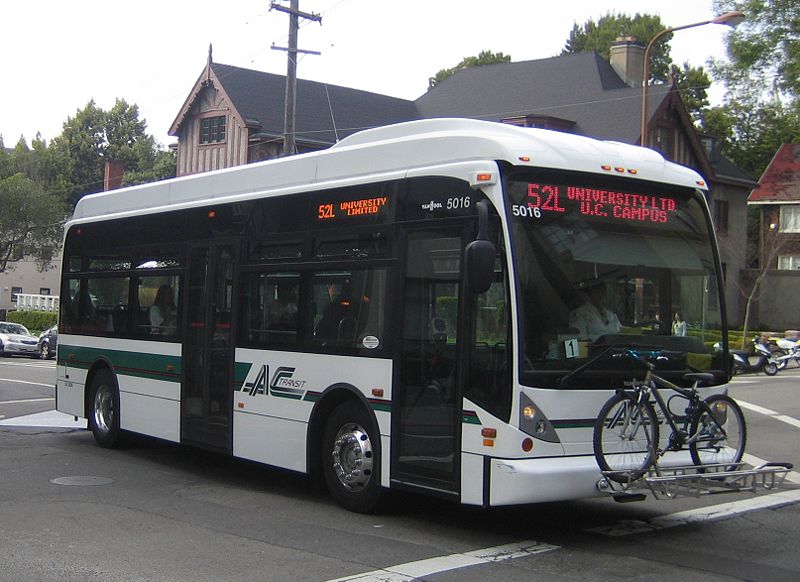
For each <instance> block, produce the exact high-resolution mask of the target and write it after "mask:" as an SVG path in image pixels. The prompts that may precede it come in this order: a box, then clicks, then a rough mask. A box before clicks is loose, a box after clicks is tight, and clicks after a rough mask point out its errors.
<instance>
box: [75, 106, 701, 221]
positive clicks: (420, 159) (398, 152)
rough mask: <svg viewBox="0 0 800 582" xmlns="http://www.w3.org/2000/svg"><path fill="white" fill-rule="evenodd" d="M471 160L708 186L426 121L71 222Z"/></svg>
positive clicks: (586, 152)
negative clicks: (504, 162)
mask: <svg viewBox="0 0 800 582" xmlns="http://www.w3.org/2000/svg"><path fill="white" fill-rule="evenodd" d="M471 161H475V162H480V161H506V162H508V163H511V164H514V165H517V166H530V167H532V168H550V169H563V170H574V171H579V172H589V173H595V174H603V175H609V174H613V175H616V176H625V177H629V178H636V179H642V180H650V181H654V182H663V183H667V184H673V185H677V186H688V187H692V188H697V187H701V188H704V187H705V183H704V182H703V179H702V178H701V177H700V175H699V174H697V173H696V172H695V171H694V170H691V169H689V168H686V167H684V166H680V165H678V164H674V163H672V162H669V161H667V160H665V159H664V158H663V156H661V154H659V153H658V152H656V151H654V150H651V149H648V148H642V147H638V146H633V145H628V144H623V143H618V142H606V141H599V140H595V139H592V138H589V137H584V136H579V135H573V134H568V133H561V132H556V131H549V130H545V129H531V128H520V127H516V126H512V125H507V124H503V123H496V122H488V121H478V120H474V119H428V120H421V121H411V122H407V123H400V124H396V125H389V126H385V127H379V128H376V129H368V130H365V131H362V132H359V133H356V134H353V135H351V136H349V137H347V138H345V139H343V140H342V141H340V142H339V143H337V144H336V145H335V146H333V147H331V148H330V149H327V150H323V151H319V152H313V153H308V154H302V155H297V156H291V157H286V158H279V159H275V160H268V161H264V162H258V163H253V164H247V165H244V166H236V167H233V168H227V169H224V170H216V171H213V172H206V173H202V174H195V175H191V176H183V177H180V178H173V179H170V180H164V181H161V182H154V183H150V184H143V185H140V186H133V187H129V188H121V189H119V190H113V191H109V192H102V193H98V194H91V195H88V196H84V197H83V198H82V199H81V200H80V201H79V202H78V204H77V206H76V207H75V213H74V214H73V217H72V219H73V220H78V221H83V220H87V219H91V218H92V217H100V216H111V215H128V214H141V213H151V212H164V211H167V210H173V209H178V208H181V207H190V206H198V205H203V204H208V203H209V202H211V203H221V202H226V201H234V200H243V199H248V198H255V197H259V196H263V195H265V194H268V193H274V194H281V193H288V192H291V191H292V190H297V189H317V188H323V187H325V185H329V186H332V185H334V184H336V183H347V182H353V183H355V182H358V181H362V180H367V179H372V180H380V179H392V178H399V177H402V176H403V175H404V174H405V172H406V171H407V170H411V169H415V168H425V167H433V166H441V165H445V164H449V163H459V162H471Z"/></svg>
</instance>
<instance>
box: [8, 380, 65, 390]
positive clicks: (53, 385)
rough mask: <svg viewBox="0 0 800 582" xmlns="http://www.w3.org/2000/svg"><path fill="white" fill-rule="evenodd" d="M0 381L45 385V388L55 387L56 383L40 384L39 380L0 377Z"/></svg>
mask: <svg viewBox="0 0 800 582" xmlns="http://www.w3.org/2000/svg"><path fill="white" fill-rule="evenodd" d="M0 382H13V383H14V384H30V385H31V386H46V387H47V388H53V387H55V385H56V383H55V382H53V383H52V384H42V383H41V382H28V381H27V380H14V379H12V378H0Z"/></svg>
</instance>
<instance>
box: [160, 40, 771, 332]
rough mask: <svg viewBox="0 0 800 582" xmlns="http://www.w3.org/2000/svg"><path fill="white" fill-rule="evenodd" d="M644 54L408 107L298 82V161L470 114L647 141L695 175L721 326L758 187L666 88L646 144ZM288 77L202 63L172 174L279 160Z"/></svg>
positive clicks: (631, 43) (436, 96)
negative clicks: (339, 145)
mask: <svg viewBox="0 0 800 582" xmlns="http://www.w3.org/2000/svg"><path fill="white" fill-rule="evenodd" d="M643 53H644V49H643V47H642V46H641V45H640V44H638V43H637V42H635V39H631V38H626V39H619V40H618V41H617V42H615V43H614V46H613V47H612V52H611V60H610V61H606V60H605V59H603V58H602V57H601V56H600V55H598V54H597V53H595V52H584V53H579V54H573V55H564V56H557V57H552V58H547V59H537V60H532V61H520V62H512V63H498V64H493V65H485V66H480V67H472V68H466V69H461V70H459V71H457V72H456V73H455V74H454V75H452V76H451V77H448V78H447V79H445V80H444V81H442V82H440V83H438V84H437V85H436V86H435V87H432V88H431V89H429V90H428V91H427V92H426V93H425V94H424V95H422V96H420V97H419V98H418V99H416V100H414V101H410V100H405V99H398V98H395V97H389V96H386V95H379V94H376V93H370V92H367V91H360V90H357V89H351V88H347V87H340V86H336V85H329V84H325V83H319V82H315V81H306V80H298V86H297V108H296V118H297V121H296V136H295V138H296V139H295V140H296V143H297V149H298V153H300V152H305V151H312V150H315V149H321V148H326V147H330V146H331V145H333V144H334V143H336V142H337V141H338V140H339V139H342V138H343V137H345V136H346V135H349V134H351V133H353V132H355V131H358V130H360V129H365V128H368V127H375V126H380V125H388V124H391V123H397V122H401V121H410V120H414V119H428V118H435V117H468V118H474V119H483V120H489V121H497V122H501V123H509V124H513V125H518V126H523V127H540V128H545V129H552V130H556V131H563V132H569V133H576V134H580V135H586V136H589V137H594V138H597V139H603V140H612V141H620V142H624V143H629V144H639V143H642V141H644V143H645V145H648V146H649V147H653V148H654V149H657V150H659V151H661V153H662V154H663V155H664V156H665V157H666V158H668V159H669V160H671V161H675V162H677V163H680V164H684V165H687V166H690V167H692V168H694V169H696V170H698V171H699V172H700V173H701V174H702V175H703V176H704V177H705V179H706V181H707V182H708V184H709V185H710V187H711V192H710V194H709V204H710V206H711V210H712V215H713V217H714V224H715V226H716V227H717V233H718V235H719V240H720V249H721V254H722V262H723V270H724V272H725V274H726V282H725V285H726V289H725V295H726V298H727V312H728V320H729V322H731V323H732V324H734V325H735V324H737V323H738V322H740V321H741V319H742V310H743V306H742V304H741V296H742V295H741V292H740V285H739V279H740V274H741V271H742V270H743V269H744V267H745V259H746V249H747V245H746V223H747V221H746V214H747V207H746V201H747V195H748V193H749V192H750V189H751V188H753V187H754V186H755V185H756V183H755V182H754V181H753V180H752V179H750V178H749V177H748V176H746V175H745V174H743V173H742V172H740V171H739V170H738V169H736V168H735V166H734V165H733V164H731V163H730V162H729V161H728V160H726V159H725V158H724V156H721V155H720V154H719V148H718V147H717V146H716V141H715V140H714V138H713V137H712V136H703V135H700V134H698V132H697V131H696V130H695V128H694V125H693V123H692V121H691V118H690V115H689V113H688V111H687V110H686V107H685V105H684V104H683V101H682V99H681V97H680V94H679V93H678V91H677V87H676V86H675V84H674V83H671V84H666V85H654V86H651V87H650V88H649V102H648V105H649V107H648V116H649V120H650V121H649V124H650V125H649V129H650V131H649V132H648V133H649V135H648V136H647V139H645V140H642V139H641V136H640V133H641V132H640V121H641V107H642V74H643V67H642V63H643ZM285 83H286V78H285V77H284V76H283V75H274V74H271V73H264V72H259V71H253V70H249V69H243V68H239V67H233V66H230V65H222V64H218V63H214V62H213V61H212V58H211V52H210V51H209V57H208V61H207V63H206V66H205V68H204V70H203V72H202V74H201V75H200V77H199V78H198V80H197V82H196V83H195V85H194V87H193V88H192V91H191V92H190V94H189V96H188V97H187V99H186V101H185V102H184V104H183V106H182V107H181V110H180V112H179V113H178V116H177V117H176V119H175V121H174V123H173V124H172V127H171V128H170V132H169V133H170V135H173V136H175V137H177V138H178V152H177V163H178V167H177V175H179V176H180V175H185V174H191V173H196V172H203V171H208V170H214V169H218V168H224V167H229V166H234V165H238V164H245V163H250V162H255V161H260V160H264V159H269V158H274V157H277V156H279V155H282V140H283V118H284V95H285Z"/></svg>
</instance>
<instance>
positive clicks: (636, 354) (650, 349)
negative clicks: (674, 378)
mask: <svg viewBox="0 0 800 582" xmlns="http://www.w3.org/2000/svg"><path fill="white" fill-rule="evenodd" d="M614 350H619V355H623V354H628V355H631V357H632V359H636V360H638V361H640V362H643V363H645V364H646V365H650V364H649V363H648V362H647V361H646V360H645V359H644V358H643V357H642V353H643V350H644V351H646V352H647V354H648V355H650V356H654V357H656V359H659V360H660V359H667V358H666V357H665V356H662V355H661V351H662V350H661V349H659V348H656V347H654V346H643V345H633V346H632V345H628V344H620V343H616V344H611V345H610V346H608V347H607V348H606V349H604V350H603V351H602V352H600V353H599V354H597V355H596V356H593V357H591V358H590V359H589V360H588V361H587V362H586V363H584V364H581V365H580V366H578V367H577V368H575V369H574V370H572V371H571V372H570V373H569V374H567V375H566V376H563V377H562V378H561V380H559V382H558V387H559V388H561V387H563V386H564V385H565V384H566V383H567V382H569V381H570V380H571V379H573V378H574V377H575V376H578V375H580V374H582V373H583V372H585V371H586V370H587V369H589V368H590V367H592V366H593V365H594V364H595V363H597V362H598V361H600V360H601V359H603V358H604V357H605V356H606V355H608V354H609V353H610V352H612V351H614ZM616 355H617V354H614V356H612V357H615V356H616Z"/></svg>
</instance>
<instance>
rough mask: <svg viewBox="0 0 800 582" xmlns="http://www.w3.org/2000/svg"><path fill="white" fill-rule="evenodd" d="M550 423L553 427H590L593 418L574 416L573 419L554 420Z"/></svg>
mask: <svg viewBox="0 0 800 582" xmlns="http://www.w3.org/2000/svg"><path fill="white" fill-rule="evenodd" d="M550 424H552V425H553V428H592V427H593V426H594V419H593V418H583V419H581V418H576V419H574V420H554V421H552V422H551V423H550Z"/></svg>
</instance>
